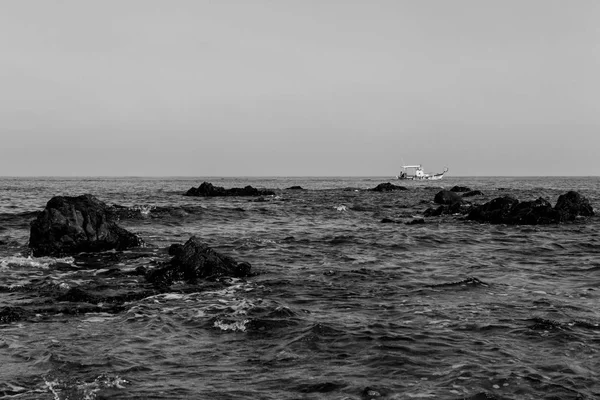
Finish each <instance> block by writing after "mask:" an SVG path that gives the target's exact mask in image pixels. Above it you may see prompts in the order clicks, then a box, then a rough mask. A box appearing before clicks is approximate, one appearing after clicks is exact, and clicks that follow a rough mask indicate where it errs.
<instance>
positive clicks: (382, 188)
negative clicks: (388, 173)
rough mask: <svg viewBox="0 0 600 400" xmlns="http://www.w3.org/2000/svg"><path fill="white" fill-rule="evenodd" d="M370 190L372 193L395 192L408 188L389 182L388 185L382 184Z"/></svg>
mask: <svg viewBox="0 0 600 400" xmlns="http://www.w3.org/2000/svg"><path fill="white" fill-rule="evenodd" d="M369 190H370V191H372V192H393V191H395V190H408V188H407V187H404V186H398V185H393V184H391V183H389V182H386V183H380V184H379V185H377V186H376V187H374V188H373V189H369Z"/></svg>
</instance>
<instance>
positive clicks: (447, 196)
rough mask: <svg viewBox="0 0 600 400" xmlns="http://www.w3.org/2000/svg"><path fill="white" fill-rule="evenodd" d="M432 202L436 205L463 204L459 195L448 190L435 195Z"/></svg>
mask: <svg viewBox="0 0 600 400" xmlns="http://www.w3.org/2000/svg"><path fill="white" fill-rule="evenodd" d="M433 202H434V203H436V204H445V205H452V204H457V203H458V204H461V203H462V202H463V199H462V197H461V196H460V195H458V194H456V193H454V192H451V191H449V190H442V191H440V192H438V193H437V194H436V195H435V197H434V198H433Z"/></svg>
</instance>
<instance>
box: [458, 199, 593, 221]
mask: <svg viewBox="0 0 600 400" xmlns="http://www.w3.org/2000/svg"><path fill="white" fill-rule="evenodd" d="M592 215H594V211H593V209H592V207H591V205H590V203H589V201H588V200H587V199H586V198H585V197H583V196H581V195H580V194H579V193H577V192H573V191H571V192H568V193H566V194H563V195H561V196H560V197H559V198H558V201H557V203H556V205H555V206H554V207H552V205H551V204H550V203H549V202H548V200H546V199H544V198H541V197H540V198H538V199H537V200H533V201H523V202H520V201H519V200H517V199H516V198H514V197H512V196H503V197H498V198H495V199H493V200H492V201H489V202H487V203H485V204H483V205H481V206H476V207H474V208H473V209H472V210H471V211H470V212H469V215H468V216H467V219H468V220H472V221H478V222H486V223H491V224H507V225H538V224H557V223H561V222H567V221H573V220H574V219H575V218H577V217H580V216H581V217H585V216H592Z"/></svg>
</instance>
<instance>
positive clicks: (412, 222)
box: [406, 218, 425, 225]
mask: <svg viewBox="0 0 600 400" xmlns="http://www.w3.org/2000/svg"><path fill="white" fill-rule="evenodd" d="M424 223H425V220H424V219H423V218H414V219H411V220H410V221H408V222H406V225H421V224H424Z"/></svg>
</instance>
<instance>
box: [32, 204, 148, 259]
mask: <svg viewBox="0 0 600 400" xmlns="http://www.w3.org/2000/svg"><path fill="white" fill-rule="evenodd" d="M114 221H115V216H114V214H113V213H112V211H111V209H110V208H109V207H108V206H107V205H106V204H105V203H103V202H102V201H100V200H98V199H97V198H96V197H94V196H92V195H90V194H85V195H82V196H77V197H70V196H56V197H53V198H52V199H50V201H48V203H47V204H46V208H45V209H44V211H42V212H41V213H39V214H38V216H37V218H36V219H35V220H34V221H32V222H31V230H30V236H29V247H30V248H31V249H32V251H33V255H34V256H36V257H39V256H60V255H65V254H76V253H81V252H96V251H104V250H111V249H116V250H123V249H126V248H129V247H137V246H140V245H142V244H143V241H142V240H141V239H140V238H139V237H138V236H137V235H135V234H134V233H131V232H129V231H127V230H125V229H123V228H121V227H120V226H118V225H117V224H116V223H115V222H114Z"/></svg>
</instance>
